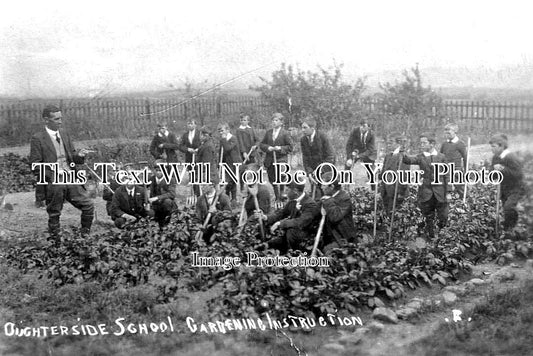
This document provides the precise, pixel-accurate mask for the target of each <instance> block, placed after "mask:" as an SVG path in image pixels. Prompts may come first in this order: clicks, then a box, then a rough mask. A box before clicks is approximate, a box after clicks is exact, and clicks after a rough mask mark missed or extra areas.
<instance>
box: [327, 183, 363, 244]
mask: <svg viewBox="0 0 533 356" xmlns="http://www.w3.org/2000/svg"><path fill="white" fill-rule="evenodd" d="M322 206H323V207H324V209H325V210H326V222H325V225H324V238H323V242H324V245H328V244H330V243H333V242H337V243H338V242H340V241H342V240H347V241H348V242H355V240H356V238H357V236H356V230H355V224H354V221H353V204H352V200H351V198H350V194H348V193H347V192H345V191H344V190H339V191H338V193H337V195H334V196H332V197H331V198H329V199H326V200H324V201H322Z"/></svg>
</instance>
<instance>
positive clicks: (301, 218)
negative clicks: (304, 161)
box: [255, 182, 320, 254]
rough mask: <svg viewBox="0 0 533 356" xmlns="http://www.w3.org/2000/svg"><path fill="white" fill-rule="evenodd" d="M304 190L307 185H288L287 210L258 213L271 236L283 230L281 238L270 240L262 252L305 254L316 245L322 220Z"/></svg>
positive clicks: (284, 208) (314, 203) (318, 210)
mask: <svg viewBox="0 0 533 356" xmlns="http://www.w3.org/2000/svg"><path fill="white" fill-rule="evenodd" d="M304 189H305V184H298V183H296V182H292V183H290V184H289V185H288V189H287V197H288V199H289V202H288V203H287V204H285V207H283V208H282V209H279V210H277V211H275V212H274V213H272V214H269V215H265V214H263V213H262V212H256V215H255V216H256V218H258V219H263V220H265V222H266V226H270V231H271V232H272V233H274V232H275V231H276V230H278V229H282V230H283V232H282V235H281V236H278V237H275V238H273V239H271V240H270V241H268V242H267V243H266V244H264V245H263V246H260V247H259V249H260V248H264V247H267V248H273V249H277V250H279V251H280V253H282V254H284V253H287V251H288V250H289V249H292V250H302V249H304V248H305V247H306V245H308V244H312V243H313V238H314V235H315V234H316V230H317V226H318V222H319V220H320V209H319V208H318V205H317V203H316V202H315V201H314V200H313V199H312V198H311V197H310V196H309V195H308V194H306V193H305V192H304Z"/></svg>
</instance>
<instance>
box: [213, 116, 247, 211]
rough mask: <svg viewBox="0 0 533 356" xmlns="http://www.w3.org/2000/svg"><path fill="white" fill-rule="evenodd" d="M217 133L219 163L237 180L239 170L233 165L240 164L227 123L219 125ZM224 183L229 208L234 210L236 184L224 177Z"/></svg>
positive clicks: (235, 139) (236, 145)
mask: <svg viewBox="0 0 533 356" xmlns="http://www.w3.org/2000/svg"><path fill="white" fill-rule="evenodd" d="M218 133H219V134H220V154H219V157H220V158H219V162H222V163H225V164H226V165H227V166H228V168H229V169H230V170H231V171H232V172H233V173H234V174H235V175H236V177H237V179H239V175H238V173H239V171H240V168H239V169H237V167H236V166H235V165H234V163H242V161H241V153H240V152H239V143H238V142H237V138H236V137H235V136H233V135H232V134H231V132H230V131H229V125H228V124H227V123H221V124H219V125H218ZM221 169H222V167H221ZM226 181H227V185H226V194H227V195H228V196H230V197H231V206H232V208H235V207H236V206H237V182H235V181H234V180H233V179H232V178H231V177H226Z"/></svg>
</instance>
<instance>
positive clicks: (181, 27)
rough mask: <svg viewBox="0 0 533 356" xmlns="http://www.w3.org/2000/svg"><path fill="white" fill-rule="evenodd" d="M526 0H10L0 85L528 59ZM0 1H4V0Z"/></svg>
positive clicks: (44, 89) (0, 17)
mask: <svg viewBox="0 0 533 356" xmlns="http://www.w3.org/2000/svg"><path fill="white" fill-rule="evenodd" d="M529 3H530V2H528V1H520V2H518V1H516V2H513V1H499V2H495V1H439V2H437V1H428V0H426V1H405V0H401V1H399V0H397V1H364V2H362V1H332V0H330V1H305V2H304V1H298V2H295V1H288V0H286V1H251V0H249V1H231V0H220V1H192V0H189V1H187V2H179V1H172V2H170V1H169V2H162V1H142V2H140V1H128V2H117V1H112V0H107V1H83V2H76V1H70V2H66V1H65V2H62V1H54V0H48V1H46V0H45V1H39V2H37V1H10V2H9V5H8V4H6V3H4V4H3V5H2V10H1V11H0V46H1V48H2V56H0V95H23V96H61V95H82V96H86V95H94V94H95V93H97V92H102V91H105V92H106V93H110V94H113V93H120V92H124V91H128V90H137V91H138V90H145V89H168V88H169V86H170V85H172V86H174V87H180V86H183V84H184V83H185V82H186V81H189V82H192V83H202V82H204V81H207V84H216V83H219V82H222V81H225V80H228V79H231V78H233V77H235V76H238V75H239V74H241V73H244V72H247V71H250V70H253V69H255V68H258V67H262V69H261V70H259V71H257V72H255V73H254V74H251V75H247V76H246V77H244V78H242V79H240V80H239V81H238V82H237V83H239V84H242V85H246V84H249V83H252V82H257V77H258V75H262V76H268V75H269V73H271V72H272V71H273V70H275V69H277V68H279V65H280V63H281V62H286V63H292V64H298V65H299V66H300V67H301V68H304V69H313V68H316V65H317V64H319V65H322V66H328V65H331V64H332V63H333V60H336V61H337V62H339V63H344V64H345V72H346V73H347V74H348V75H363V74H367V73H372V72H380V71H384V70H398V71H399V72H400V71H401V70H403V69H405V68H409V67H412V66H413V65H414V64H415V63H419V64H420V66H421V67H422V68H424V67H435V66H439V67H471V68H474V67H478V66H485V67H490V68H498V67H501V66H504V65H531V63H533V60H532V59H533V44H532V43H533V41H532V40H531V35H532V34H533V31H532V30H533V20H532V13H533V12H532V11H531V10H533V5H530V4H529ZM6 7H7V8H6Z"/></svg>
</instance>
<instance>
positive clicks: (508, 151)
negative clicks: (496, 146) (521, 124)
mask: <svg viewBox="0 0 533 356" xmlns="http://www.w3.org/2000/svg"><path fill="white" fill-rule="evenodd" d="M509 153H511V151H510V150H509V149H508V148H506V149H505V150H503V151H502V153H500V158H501V159H504V158H505V156H507V155H508V154H509Z"/></svg>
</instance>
